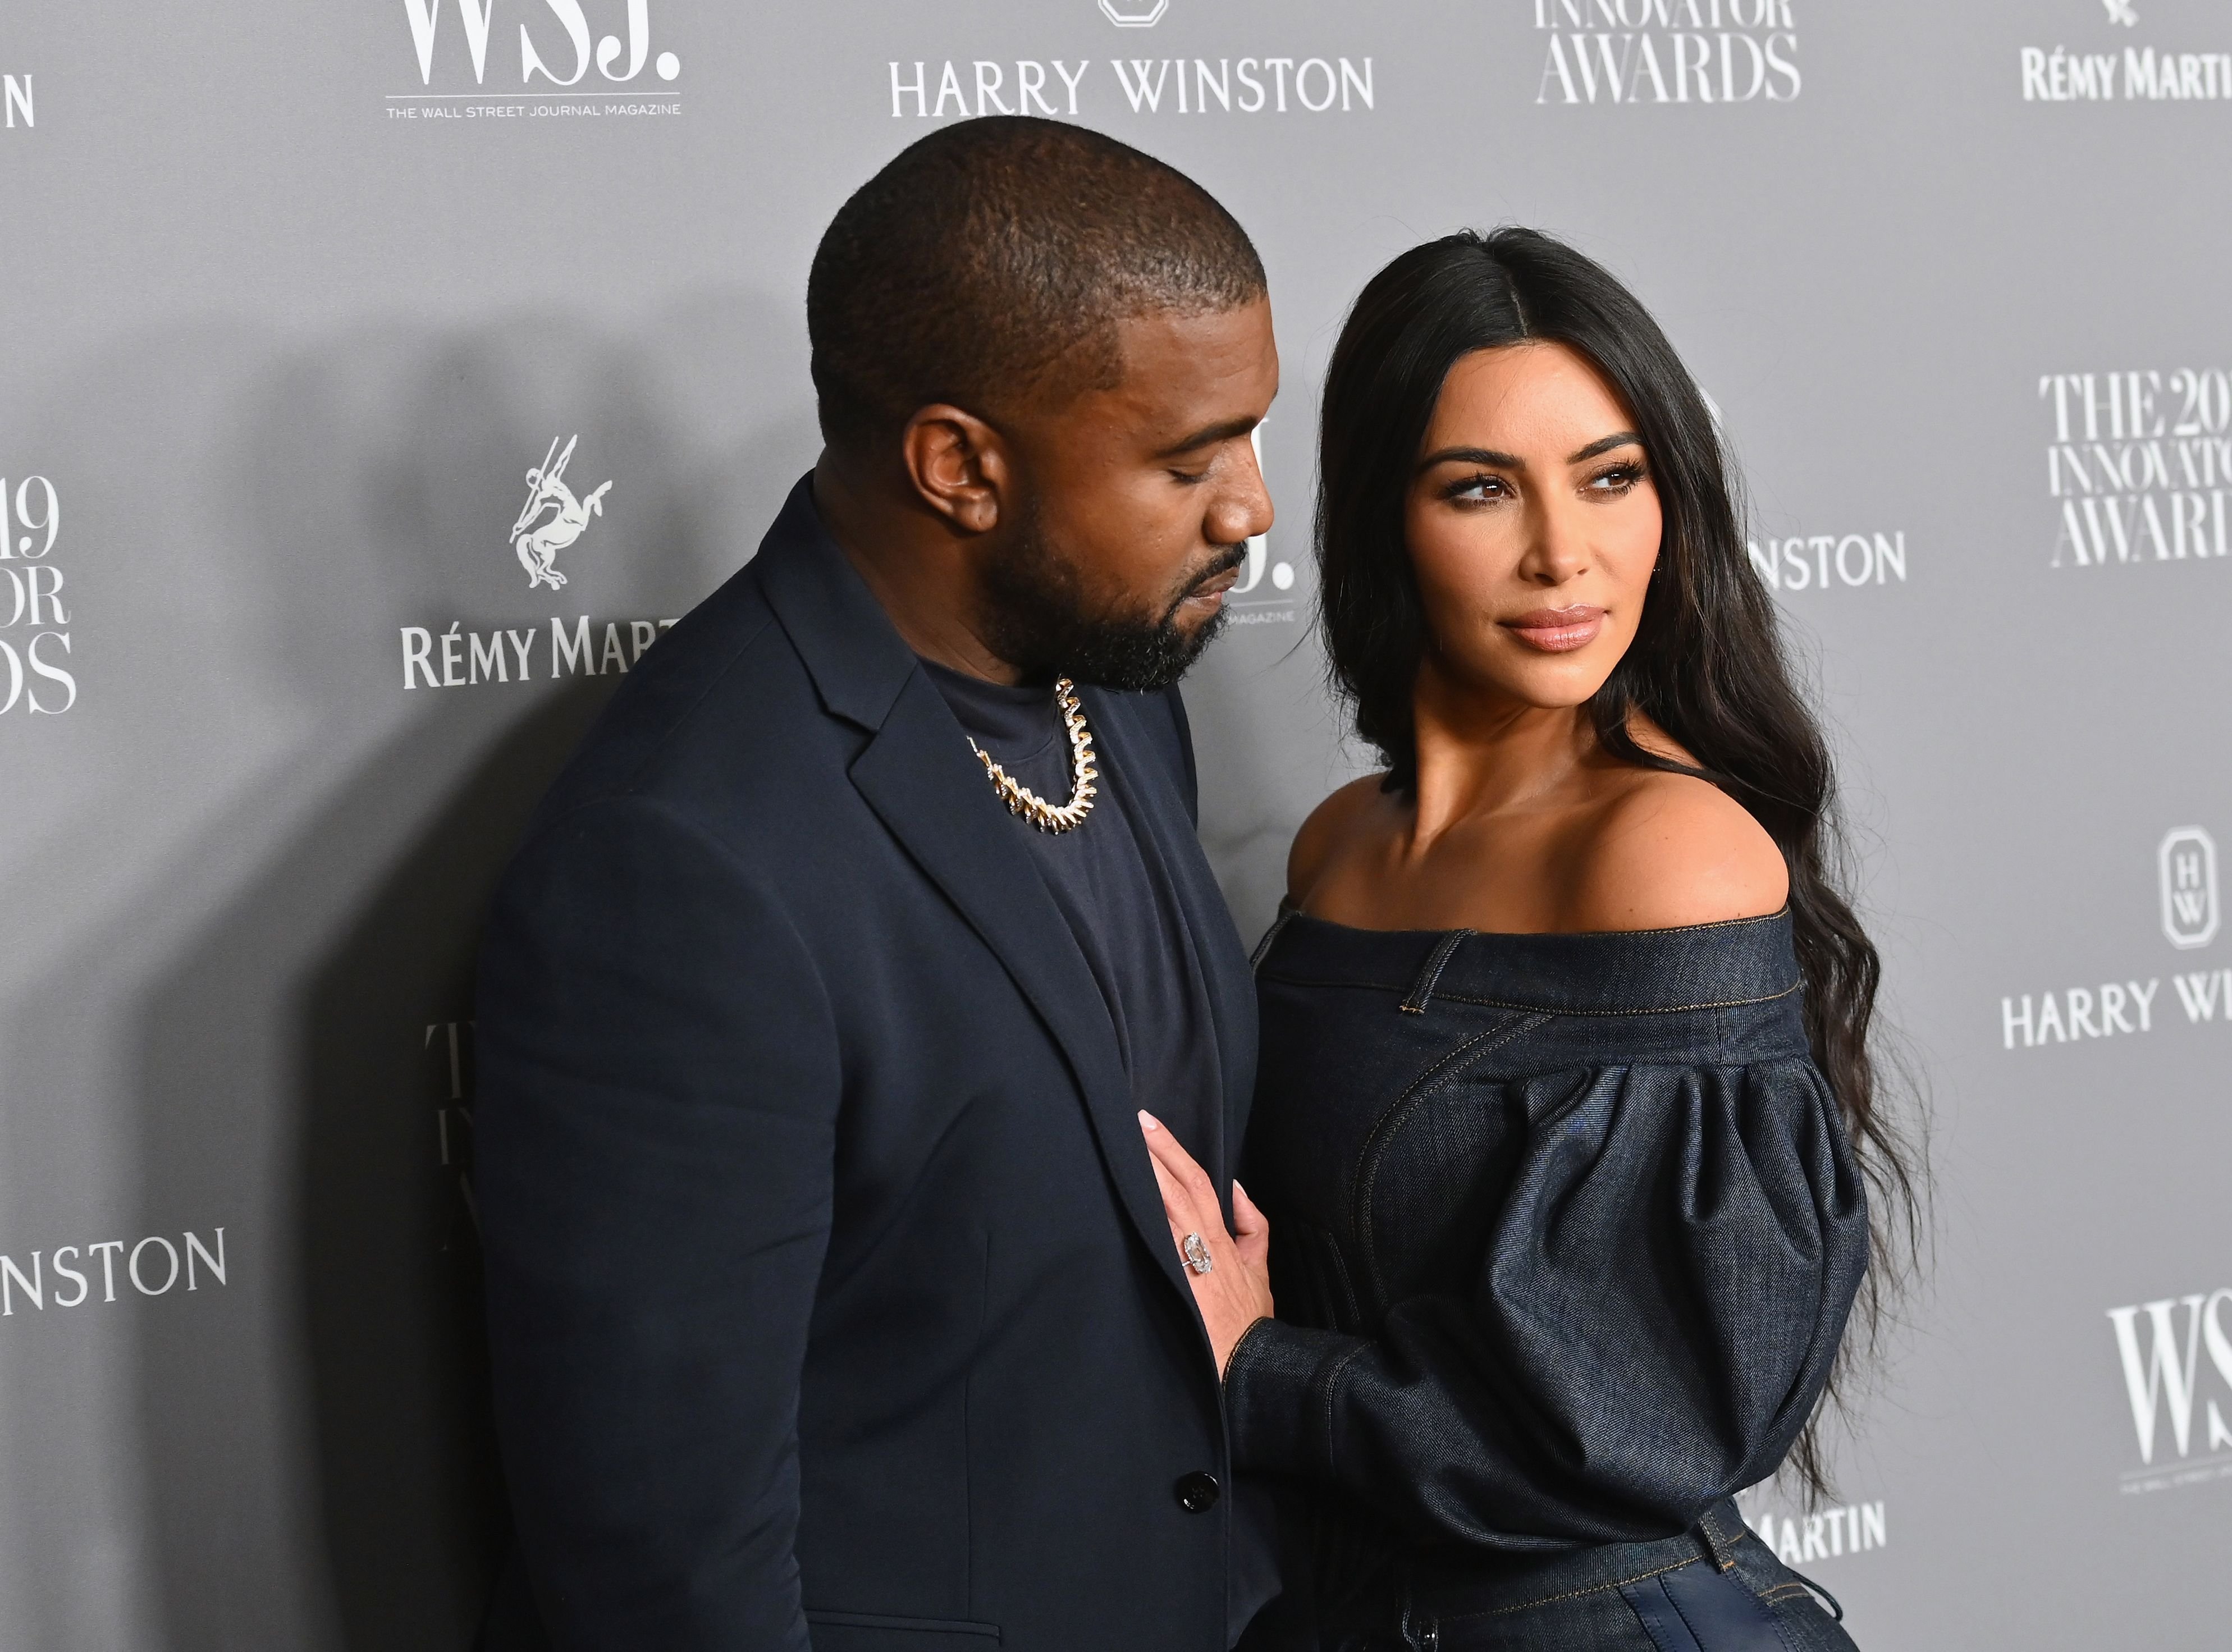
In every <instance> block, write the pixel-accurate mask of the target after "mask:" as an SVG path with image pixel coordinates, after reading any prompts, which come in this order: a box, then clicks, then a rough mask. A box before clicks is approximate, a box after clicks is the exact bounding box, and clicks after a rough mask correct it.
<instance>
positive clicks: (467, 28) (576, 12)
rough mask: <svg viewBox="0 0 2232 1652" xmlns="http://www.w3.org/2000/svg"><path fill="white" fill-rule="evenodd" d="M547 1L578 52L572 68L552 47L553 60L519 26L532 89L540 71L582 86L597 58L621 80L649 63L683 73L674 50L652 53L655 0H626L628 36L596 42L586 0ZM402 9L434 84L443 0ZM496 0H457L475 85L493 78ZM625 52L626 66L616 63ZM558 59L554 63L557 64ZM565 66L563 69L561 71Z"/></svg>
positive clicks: (524, 77)
mask: <svg viewBox="0 0 2232 1652" xmlns="http://www.w3.org/2000/svg"><path fill="white" fill-rule="evenodd" d="M542 7H543V9H544V10H547V11H548V14H549V16H551V17H554V18H555V19H556V21H557V25H558V28H559V29H561V31H562V32H563V33H564V35H565V36H566V42H567V45H568V47H569V48H570V49H571V50H572V53H573V62H572V63H571V66H570V67H569V66H568V63H567V61H566V58H565V56H564V55H562V54H561V53H560V52H558V51H557V50H556V49H555V47H554V48H553V49H552V57H551V59H548V60H546V59H545V58H544V56H543V55H542V49H538V48H537V47H536V45H535V36H533V35H532V34H531V33H529V30H528V27H527V25H526V24H525V23H521V24H520V25H519V82H520V84H521V85H522V87H528V88H529V90H532V89H533V87H534V83H535V77H536V76H538V75H539V76H541V77H542V79H543V80H544V81H547V82H548V84H549V86H550V87H551V88H552V89H553V90H554V91H557V90H562V89H564V88H566V87H574V86H578V85H580V84H581V81H582V80H583V79H584V77H586V76H587V74H588V72H589V65H590V63H591V62H595V64H596V66H597V72H598V74H599V75H601V76H602V77H603V78H604V80H606V81H611V82H613V83H614V84H616V85H618V84H625V83H626V82H627V81H633V80H634V79H635V78H636V76H637V75H640V74H641V73H642V72H643V68H644V64H645V63H646V62H647V61H648V62H650V63H651V66H652V69H653V70H654V71H655V72H656V73H657V75H659V79H660V80H662V81H672V80H673V79H674V78H675V77H676V76H677V75H680V74H681V73H682V60H681V59H680V58H678V57H677V56H676V55H674V54H673V53H672V52H661V53H659V55H658V57H657V58H656V59H652V56H651V0H627V23H626V29H627V38H626V41H622V40H621V38H620V36H618V35H606V36H603V37H602V38H600V39H599V40H597V41H596V42H595V43H594V47H593V46H592V44H591V40H590V36H591V30H590V28H589V18H588V14H587V11H585V10H583V9H582V0H542ZM403 9H404V10H405V12H406V14H407V15H408V16H409V19H410V23H411V43H412V45H413V46H414V47H416V48H417V49H418V53H419V83H420V84H421V85H422V86H431V85H433V83H434V47H435V42H436V37H437V36H438V34H439V33H440V30H441V20H442V11H443V0H403ZM495 22H496V0H457V24H458V28H459V29H460V31H461V32H462V33H463V34H464V42H465V52H466V55H468V56H469V57H470V59H471V60H472V65H473V84H474V85H475V86H481V85H483V84H485V82H486V81H487V77H488V53H489V36H490V32H491V30H492V29H493V27H494V24H495ZM623 57H625V58H626V68H625V69H622V68H617V67H615V66H616V65H618V64H619V63H620V60H621V59H622V58H623ZM554 62H555V67H554V66H553V64H554ZM561 69H565V70H566V72H565V73H564V74H561V73H560V72H559V71H560V70H561Z"/></svg>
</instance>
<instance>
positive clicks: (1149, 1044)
mask: <svg viewBox="0 0 2232 1652" xmlns="http://www.w3.org/2000/svg"><path fill="white" fill-rule="evenodd" d="M923 669H924V670H925V671H928V672H929V673H930V678H931V682H932V683H936V684H937V685H938V692H939V693H940V694H942V695H944V696H945V703H946V704H947V705H949V706H951V708H952V709H953V715H954V717H955V719H956V721H957V722H959V723H960V724H961V726H962V728H963V729H965V730H967V731H968V733H969V735H970V737H971V738H973V739H974V740H975V741H976V743H977V744H978V745H979V746H981V747H983V748H984V749H985V750H986V751H987V752H989V753H990V754H991V755H992V758H993V761H996V762H997V763H998V764H999V765H1000V766H1001V767H1002V768H1004V769H1006V770H1007V771H1008V773H1009V774H1010V775H1012V776H1013V777H1014V778H1015V780H1016V781H1020V782H1021V783H1022V785H1024V786H1026V787H1028V788H1029V789H1030V790H1031V791H1032V792H1034V793H1035V794H1037V795H1039V796H1040V797H1041V798H1044V799H1045V800H1047V801H1048V802H1049V803H1053V804H1057V805H1059V804H1062V803H1067V801H1068V800H1069V795H1070V773H1071V770H1070V751H1069V737H1068V735H1067V733H1066V732H1065V731H1064V729H1063V728H1062V722H1061V712H1060V711H1059V710H1058V709H1056V707H1055V705H1054V690H1053V689H1052V688H1051V687H1050V686H1043V685H1041V686H1036V687H1031V686H1010V685H1009V684H1007V683H987V682H985V681H984V680H983V678H981V677H968V676H964V675H963V674H962V673H961V672H958V671H949V670H947V669H946V668H945V667H944V666H942V665H936V664H931V662H930V661H928V660H925V661H924V662H923ZM1090 719H1091V714H1090V713H1089V712H1088V713H1087V722H1088V723H1089V722H1090ZM1094 752H1095V764H1094V766H1095V767H1096V768H1099V769H1100V778H1099V779H1098V780H1097V781H1095V782H1094V786H1095V787H1096V795H1095V797H1094V799H1093V812H1092V813H1090V814H1088V815H1087V816H1086V817H1085V819H1084V820H1083V821H1082V822H1080V824H1079V825H1078V826H1075V827H1074V828H1073V829H1071V830H1070V831H1067V832H1041V831H1040V830H1039V829H1038V828H1037V827H1036V826H1033V825H1031V823H1030V822H1029V821H1028V820H1025V819H1023V818H1022V816H1021V815H1010V816H1009V830H1011V831H1013V832H1015V833H1016V835H1017V836H1018V837H1019V838H1021V839H1022V840H1023V841H1024V842H1025V843H1026V844H1027V845H1028V849H1029V851H1030V854H1031V858H1032V859H1033V860H1034V861H1035V863H1036V864H1037V866H1038V869H1039V872H1040V875H1041V877H1043V878H1045V879H1046V885H1047V889H1048V891H1049V892H1050V893H1051V894H1052V895H1053V896H1054V904H1055V905H1056V906H1057V907H1059V908H1061V915H1062V917H1064V918H1066V919H1067V920H1068V923H1069V928H1070V932H1071V934H1072V935H1073V936H1075V937H1076V941H1077V945H1078V949H1079V950H1080V952H1082V953H1083V954H1084V955H1085V962H1086V963H1087V967H1088V968H1090V969H1091V970H1092V971H1093V980H1094V981H1096V982H1098V983H1099V985H1100V996H1101V998H1102V1000H1103V1001H1105V1002H1106V1005H1107V1008H1108V1017H1109V1020H1111V1021H1113V1023H1114V1024H1115V1028H1116V1043H1117V1046H1118V1047H1119V1049H1120V1050H1121V1051H1122V1052H1123V1053H1124V1063H1125V1066H1126V1071H1128V1072H1130V1074H1131V1078H1132V1099H1133V1100H1134V1101H1135V1102H1136V1103H1137V1104H1138V1105H1139V1106H1141V1107H1144V1108H1145V1109H1146V1111H1149V1112H1151V1113H1152V1114H1154V1116H1155V1117H1156V1118H1159V1119H1161V1120H1162V1121H1163V1123H1164V1124H1165V1126H1166V1127H1168V1129H1169V1130H1170V1131H1171V1134H1172V1135H1173V1136H1175V1137H1177V1138H1178V1144H1179V1145H1180V1146H1182V1147H1184V1149H1185V1150H1186V1151H1187V1152H1189V1153H1191V1154H1192V1155H1193V1156H1194V1158H1195V1160H1196V1162H1197V1163H1200V1164H1202V1165H1203V1166H1204V1167H1205V1168H1207V1169H1209V1170H1210V1174H1211V1176H1212V1177H1217V1179H1220V1180H1221V1179H1222V1178H1221V1177H1218V1176H1217V1173H1218V1169H1219V1167H1221V1166H1226V1165H1227V1164H1228V1163H1229V1161H1228V1160H1227V1158H1226V1156H1225V1153H1226V1146H1227V1144H1226V1143H1225V1142H1224V1140H1223V1118H1224V1108H1223V1096H1222V1094H1221V1093H1220V1092H1221V1090H1222V1081H1221V1079H1220V1078H1219V1069H1218V1062H1217V1046H1216V1043H1215V1033H1213V1031H1212V1030H1211V1023H1210V1010H1209V1001H1208V994H1207V991H1206V989H1205V988H1204V986H1203V983H1202V972H1201V969H1200V966H1199V964H1198V962H1197V960H1196V957H1195V953H1194V946H1193V936H1192V935H1191V932H1190V931H1189V930H1187V928H1186V925H1185V920H1184V914H1183V911H1182V909H1181V908H1180V907H1179V904H1178V892H1177V891H1176V889H1175V887H1174V886H1173V884H1172V880H1171V874H1170V871H1169V869H1168V868H1167V867H1166V866H1165V865H1164V864H1163V860H1162V857H1161V856H1160V855H1159V854H1158V852H1156V848H1155V841H1154V838H1153V835H1152V833H1151V832H1149V831H1148V830H1147V828H1146V826H1145V822H1144V821H1142V820H1139V818H1138V804H1137V802H1136V800H1134V798H1133V796H1132V792H1131V790H1130V788H1129V787H1127V785H1126V781H1125V777H1124V775H1123V774H1122V773H1121V772H1120V771H1119V770H1118V769H1117V768H1115V766H1114V765H1113V763H1112V762H1111V761H1110V753H1109V751H1108V749H1107V748H1106V746H1103V745H1101V744H1100V742H1098V741H1096V742H1095V745H1094ZM971 761H974V759H973V757H972V759H971ZM984 785H985V787H986V789H988V790H989V789H990V788H991V786H992V781H991V779H990V777H989V775H988V776H987V777H986V778H985V781H984ZM1225 1173H1226V1174H1228V1175H1229V1174H1230V1172H1229V1169H1228V1170H1227V1171H1226V1172H1225Z"/></svg>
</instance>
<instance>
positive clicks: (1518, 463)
mask: <svg viewBox="0 0 2232 1652" xmlns="http://www.w3.org/2000/svg"><path fill="white" fill-rule="evenodd" d="M1437 464H1492V465H1494V466H1496V468H1497V469H1498V470H1525V469H1526V468H1527V464H1526V462H1525V461H1524V460H1522V459H1521V458H1519V457H1517V456H1516V455H1515V454H1510V453H1499V452H1497V451H1496V449H1494V448H1492V447H1445V448H1442V449H1440V450H1437V451H1436V452H1432V453H1429V454H1428V455H1426V457H1424V458H1423V459H1421V460H1419V461H1418V469H1420V470H1432V469H1433V468H1434V467H1435V466H1436V465H1437Z"/></svg>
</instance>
